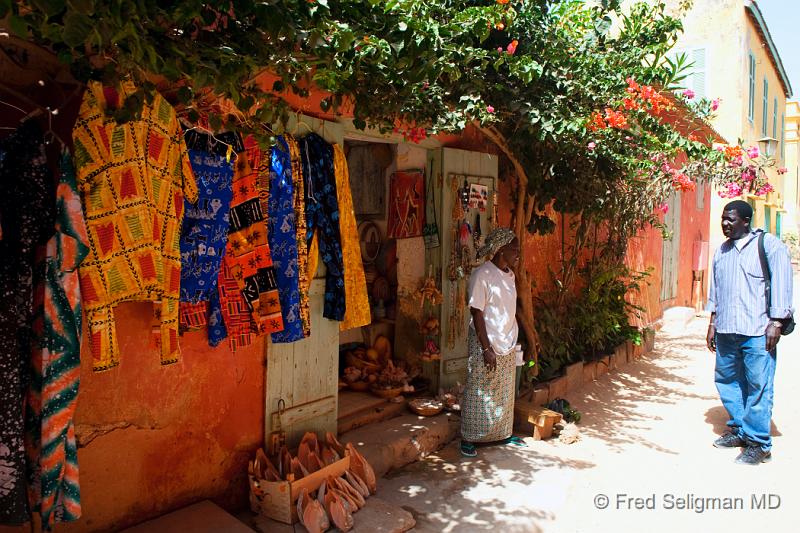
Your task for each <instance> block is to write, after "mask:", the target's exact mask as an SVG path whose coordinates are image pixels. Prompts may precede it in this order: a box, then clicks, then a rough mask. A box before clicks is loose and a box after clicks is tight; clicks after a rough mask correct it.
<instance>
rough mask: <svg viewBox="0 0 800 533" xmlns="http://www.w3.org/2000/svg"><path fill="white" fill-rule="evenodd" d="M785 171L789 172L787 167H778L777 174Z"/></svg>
mask: <svg viewBox="0 0 800 533" xmlns="http://www.w3.org/2000/svg"><path fill="white" fill-rule="evenodd" d="M787 172H789V169H788V168H786V167H781V168H779V169H778V175H779V176H780V175H782V174H786V173H787Z"/></svg>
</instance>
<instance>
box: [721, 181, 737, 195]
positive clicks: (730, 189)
mask: <svg viewBox="0 0 800 533" xmlns="http://www.w3.org/2000/svg"><path fill="white" fill-rule="evenodd" d="M741 194H742V187H741V186H740V185H739V184H738V183H734V182H732V181H731V182H729V183H726V184H725V190H723V191H719V195H720V196H721V197H722V198H736V197H737V196H739V195H741Z"/></svg>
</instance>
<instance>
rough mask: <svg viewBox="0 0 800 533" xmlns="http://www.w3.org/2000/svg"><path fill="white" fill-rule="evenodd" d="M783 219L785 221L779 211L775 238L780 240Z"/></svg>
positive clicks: (776, 217)
mask: <svg viewBox="0 0 800 533" xmlns="http://www.w3.org/2000/svg"><path fill="white" fill-rule="evenodd" d="M781 219H783V213H781V212H780V211H778V212H777V213H775V236H776V237H778V238H779V239H780V238H781Z"/></svg>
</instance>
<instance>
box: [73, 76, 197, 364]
mask: <svg viewBox="0 0 800 533" xmlns="http://www.w3.org/2000/svg"><path fill="white" fill-rule="evenodd" d="M134 90H135V87H134V86H133V84H131V83H125V84H123V85H122V86H121V90H120V91H116V90H112V89H103V87H102V86H101V85H100V84H99V83H90V84H89V85H88V87H87V90H86V93H85V95H84V98H83V102H82V104H81V109H80V114H79V116H78V121H77V123H76V124H75V127H74V129H73V140H74V143H75V162H76V166H77V172H78V186H79V187H80V190H81V196H82V199H83V207H84V211H85V214H86V224H87V229H88V234H89V248H90V252H89V255H88V257H87V258H86V260H85V261H84V262H83V263H82V264H81V267H80V279H81V294H82V297H83V307H84V309H85V311H86V321H87V324H88V329H89V339H90V346H91V350H92V356H93V358H94V369H95V370H107V369H109V368H112V367H114V366H116V365H118V364H119V344H118V342H117V334H116V327H115V324H114V307H115V306H116V305H117V304H119V303H120V302H124V301H131V300H143V301H154V302H156V309H155V311H156V316H157V317H158V322H159V324H160V325H159V326H158V327H157V330H156V331H155V333H156V338H157V339H158V340H159V342H160V346H161V363H162V364H169V363H174V362H176V361H177V360H178V356H179V347H178V300H179V296H180V281H181V258H180V228H181V222H182V220H183V201H184V196H185V197H186V198H187V199H188V200H189V201H190V202H195V201H196V200H197V187H196V185H195V180H194V176H193V175H192V171H191V167H190V165H189V158H188V155H187V153H186V145H185V144H184V141H183V131H182V130H181V128H180V125H179V123H178V119H177V117H176V115H175V110H174V109H173V108H172V106H171V105H169V103H168V102H167V101H166V100H165V99H164V98H163V97H162V96H161V95H159V94H156V95H155V97H154V98H153V101H152V103H151V104H145V105H144V107H143V109H142V114H141V118H140V119H139V120H133V121H130V122H127V123H125V124H117V122H116V121H115V120H114V119H113V118H112V117H111V116H109V115H107V114H106V109H107V108H113V107H116V106H117V105H120V104H121V103H122V102H123V101H124V98H125V97H126V96H127V95H128V94H131V93H132V92H133V91H134ZM158 302H160V306H159V305H158Z"/></svg>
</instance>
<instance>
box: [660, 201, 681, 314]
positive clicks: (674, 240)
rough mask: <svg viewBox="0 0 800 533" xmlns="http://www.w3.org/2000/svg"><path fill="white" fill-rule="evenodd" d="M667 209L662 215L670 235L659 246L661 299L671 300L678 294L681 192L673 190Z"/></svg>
mask: <svg viewBox="0 0 800 533" xmlns="http://www.w3.org/2000/svg"><path fill="white" fill-rule="evenodd" d="M667 205H668V206H669V211H667V214H666V215H664V225H665V226H666V227H667V231H669V232H670V233H671V235H672V237H671V238H669V239H664V242H663V244H662V246H661V300H662V301H663V300H671V299H673V298H675V297H676V296H677V295H678V258H679V256H680V249H681V194H680V193H679V192H674V193H672V195H671V196H670V197H669V201H668V202H667Z"/></svg>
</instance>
